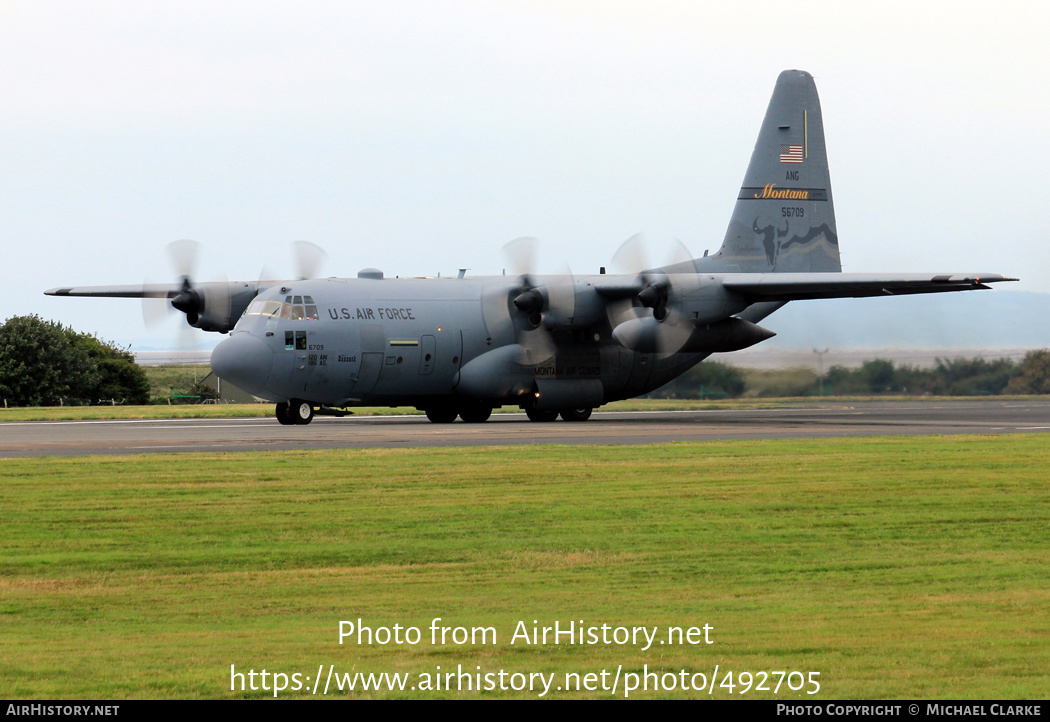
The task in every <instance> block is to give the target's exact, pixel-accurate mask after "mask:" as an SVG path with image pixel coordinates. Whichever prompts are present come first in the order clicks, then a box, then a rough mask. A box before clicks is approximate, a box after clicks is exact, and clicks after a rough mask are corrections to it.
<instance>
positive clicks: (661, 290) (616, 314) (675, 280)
mask: <svg viewBox="0 0 1050 722" xmlns="http://www.w3.org/2000/svg"><path fill="white" fill-rule="evenodd" d="M669 260H670V263H668V264H667V265H666V266H664V267H661V268H653V267H652V266H650V265H649V262H648V253H647V252H646V247H645V239H644V236H642V234H640V233H636V234H635V235H633V236H631V237H630V238H628V239H627V240H626V241H624V242H623V243H622V244H621V245H620V247H619V248H618V249H617V251H616V253H615V254H613V257H612V261H611V263H612V265H613V267H614V268H617V269H619V270H621V271H623V272H625V273H637V274H638V283H639V289H640V290H639V291H638V293H637V295H635V296H634V297H633V298H626V299H624V300H622V301H613V302H610V303H609V304H608V305H607V313H608V318H609V326H610V327H611V328H612V330H613V338H615V339H616V340H617V341H619V342H620V343H621V344H622V345H623V346H625V347H626V348H629V349H631V350H634V351H640V352H644V353H657V354H659V355H661V356H669V355H671V354H675V353H678V351H680V350H681V349H682V348H683V347H684V346H685V345H686V344H687V343H688V342H689V338H690V337H691V336H692V335H693V331H694V328H695V327H694V325H693V323H692V321H691V320H690V319H689V318H688V317H687V316H686V314H685V312H683V311H682V309H681V302H682V300H683V299H684V298H685V297H687V296H689V295H690V294H691V293H693V292H694V291H696V290H697V289H698V288H699V287H700V280H699V276H698V275H697V274H696V273H695V270H694V268H693V266H692V264H691V263H690V262H691V261H692V254H691V253H690V252H689V249H688V248H686V246H685V244H683V243H682V242H681V241H678V240H676V241H675V245H674V247H673V248H672V252H671V258H670V259H669ZM644 309H651V313H649V312H646V311H645V310H644Z"/></svg>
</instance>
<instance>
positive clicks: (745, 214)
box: [698, 70, 842, 273]
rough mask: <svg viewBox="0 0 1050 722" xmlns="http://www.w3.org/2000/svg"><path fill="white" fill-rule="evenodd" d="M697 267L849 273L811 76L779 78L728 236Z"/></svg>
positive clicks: (798, 73)
mask: <svg viewBox="0 0 1050 722" xmlns="http://www.w3.org/2000/svg"><path fill="white" fill-rule="evenodd" d="M704 261H706V263H704ZM698 266H702V267H703V268H704V270H712V271H723V272H741V273H757V272H770V271H781V272H806V271H841V270H842V264H841V263H840V262H839V246H838V231H837V230H836V228H835V207H834V205H833V203H832V200H831V180H830V177H829V175H828V157H827V152H826V149H825V147H824V123H823V120H822V119H821V115H820V100H819V99H818V98H817V86H816V85H815V84H814V82H813V76H812V75H810V74H809V73H807V72H804V71H801V70H785V71H784V72H783V73H781V74H780V77H779V78H777V85H776V87H775V88H774V89H773V97H772V98H771V99H770V101H769V108H768V109H767V110H766V117H765V119H764V120H763V121H762V129H761V131H760V132H759V134H758V142H757V143H756V144H755V151H754V153H753V154H752V155H751V163H750V164H749V165H748V167H747V174H746V175H745V176H744V183H743V185H742V187H741V188H740V193H739V194H738V195H737V202H736V207H735V208H734V209H733V217H732V218H731V219H730V221H729V229H728V230H727V231H726V237H725V240H724V241H723V242H722V247H721V248H720V249H719V250H718V252H717V253H715V254H713V255H712V256H710V257H708V258H707V259H702V260H701V261H700V262H699V263H698Z"/></svg>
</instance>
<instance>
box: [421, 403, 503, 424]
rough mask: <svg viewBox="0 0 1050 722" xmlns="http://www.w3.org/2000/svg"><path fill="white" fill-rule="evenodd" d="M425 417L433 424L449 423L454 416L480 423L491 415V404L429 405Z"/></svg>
mask: <svg viewBox="0 0 1050 722" xmlns="http://www.w3.org/2000/svg"><path fill="white" fill-rule="evenodd" d="M425 411H426V414H427V418H428V419H430V420H431V421H432V422H433V423H435V424H451V423H452V422H453V421H455V420H456V417H457V416H458V417H459V418H461V419H463V421H465V422H467V423H468V424H480V423H482V422H484V421H488V420H489V417H490V416H492V407H491V406H483V405H478V406H463V407H455V406H431V407H430V408H428V409H426V410H425Z"/></svg>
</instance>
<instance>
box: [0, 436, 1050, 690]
mask: <svg viewBox="0 0 1050 722" xmlns="http://www.w3.org/2000/svg"><path fill="white" fill-rule="evenodd" d="M1048 462H1050V438H1048V437H1047V436H1046V435H1010V436H995V437H963V436H956V437H933V438H877V439H834V440H803V441H765V442H726V443H701V444H667V445H660V446H648V447H547V446H544V447H515V448H467V449H427V450H422V449H419V450H416V449H410V450H371V451H328V452H298V453H297V452H291V453H273V454H224V455H204V454H192V455H191V454H184V455H148V456H131V457H87V458H75V459H66V458H45V459H5V460H2V461H0V610H2V611H0V689H3V690H4V692H5V696H8V697H18V698H21V697H36V698H64V699H76V698H107V699H108V698H154V697H160V698H188V697H207V698H214V697H254V696H259V697H267V696H272V692H264V691H262V690H259V691H256V692H251V691H246V692H241V691H239V690H238V691H231V689H230V687H231V665H235V666H236V671H237V672H242V673H248V672H249V671H250V670H254V671H255V672H257V673H260V672H261V671H262V670H263V669H266V670H268V672H269V673H270V674H271V675H272V674H273V673H274V672H282V673H285V674H287V675H288V676H289V685H291V679H292V678H291V675H292V674H295V673H298V674H300V683H301V684H302V686H303V687H304V689H301V690H299V691H298V692H292V691H291V690H289V691H286V692H284V693H283V694H282V695H281V696H310V690H311V688H312V685H313V684H314V681H313V680H314V678H315V677H316V676H317V672H318V668H319V667H321V668H322V676H326V675H327V673H328V669H329V666H330V665H331V666H333V667H334V670H335V675H337V676H338V675H341V674H342V673H351V674H352V673H357V672H360V673H370V672H373V673H383V672H385V673H395V672H396V673H410V674H411V675H412V677H411V681H410V682H409V686H411V685H412V684H419V683H421V680H423V679H424V678H423V677H422V676H421V675H424V674H428V675H432V674H434V673H435V672H437V671H438V670H437V668H438V667H439V666H440V668H441V671H442V672H447V671H450V670H451V671H456V669H457V665H462V668H463V669H464V670H465V671H467V672H470V673H474V674H477V673H479V672H480V673H481V674H486V673H496V672H498V671H499V670H501V669H502V670H505V671H506V672H508V673H510V672H518V673H536V672H542V673H543V674H545V675H549V674H552V673H553V674H555V675H556V677H555V679H556V682H555V683H554V684H555V687H556V686H558V685H559V684H561V683H562V682H563V680H564V676H565V674H566V673H579V674H580V678H581V679H583V675H585V674H587V673H593V674H595V675H600V673H601V672H602V671H603V670H606V671H608V677H607V686H608V685H611V683H612V675H613V674H614V673H615V672H616V670H617V669H618V668H620V669H621V671H622V672H632V673H636V674H638V675H641V674H642V673H643V672H644V671H645V670H646V669H648V670H649V671H657V672H658V673H660V674H665V673H675V674H677V673H678V672H679V671H680V670H683V669H684V670H687V671H688V672H689V674H693V673H697V672H702V673H704V674H706V675H707V676H708V677H710V676H711V674H712V672H713V670H714V668H715V666H716V665H718V668H719V670H720V671H719V674H718V679H717V681H718V683H719V685H721V684H722V683H723V682H724V681H725V677H724V674H725V673H726V672H727V671H731V672H733V673H734V675H735V676H734V678H733V679H734V681H736V682H739V681H741V679H742V678H741V677H739V676H737V675H739V674H740V673H751V674H752V675H758V674H759V673H761V672H775V671H786V672H791V671H799V672H802V673H804V674H806V675H808V673H810V672H819V677H818V678H817V679H819V683H820V685H821V689H820V692H819V694H817V695H812V696H810V695H806V694H805V689H803V690H802V691H795V692H792V691H790V690H788V689H787V684H786V682H785V683H784V684H783V685H782V689H781V691H780V692H779V694H776V695H773V694H772V693H771V692H757V691H755V690H754V689H753V688H752V689H750V690H749V691H748V692H747V693H746V694H744V695H741V694H740V690H741V687H740V686H737V687H736V688H735V689H734V690H733V696H735V697H738V698H739V697H741V696H743V697H754V696H765V697H771V696H775V697H777V698H791V699H798V698H806V699H843V698H936V697H939V698H1010V699H1017V698H1045V697H1046V696H1047V694H1048V693H1050V613H1048V611H1047V610H1048V609H1050V543H1048V542H1050V525H1048V524H1047V518H1048V517H1050V487H1048V484H1047V468H1048ZM435 617H440V618H441V619H442V622H441V624H442V625H447V626H449V627H467V628H470V627H491V628H494V629H495V630H496V632H497V634H498V637H497V643H496V644H480V643H476V644H469V643H467V644H453V643H451V642H449V643H446V644H437V645H433V644H431V643H430V632H429V628H430V625H431V620H432V619H433V618H435ZM359 618H360V619H362V620H363V622H364V624H365V625H368V626H371V627H373V628H377V627H393V625H395V624H399V625H402V627H410V626H415V627H418V628H419V629H420V630H421V631H422V637H423V638H422V641H421V642H420V643H418V644H414V645H413V644H402V645H396V644H387V645H380V644H372V645H363V646H359V645H358V644H356V643H353V642H351V641H347V643H345V644H343V645H340V644H339V640H338V631H339V621H340V620H352V621H354V622H355V623H356V621H357V620H358V619H359ZM533 620H537V622H538V625H539V626H550V625H553V624H554V622H555V621H559V622H560V623H561V624H563V625H564V624H567V623H568V622H570V621H576V622H577V623H579V622H580V621H581V620H582V621H583V623H584V624H585V625H586V626H598V627H600V625H602V624H608V625H610V626H612V627H616V626H627V627H633V626H646V627H649V628H652V627H658V628H659V629H660V630H665V629H666V628H667V627H670V626H680V627H686V628H688V627H690V626H696V627H703V626H704V625H705V624H707V625H710V626H711V627H712V631H711V632H710V637H711V639H712V641H713V644H710V645H707V644H697V645H688V644H686V645H678V644H675V645H661V644H660V643H659V641H657V642H656V643H654V644H653V646H651V647H650V648H649V649H648V650H642V649H640V648H639V647H638V646H635V645H632V644H622V645H618V644H593V645H568V644H559V645H554V644H547V645H525V644H522V643H516V644H513V645H512V644H510V641H511V637H512V635H513V633H514V631H515V626H516V624H517V622H518V621H524V622H525V624H526V625H527V626H528V627H529V628H531V627H532V625H533ZM658 639H663V635H662V633H661V636H660V637H658ZM479 667H480V670H479V669H478V668H479ZM306 677H309V678H310V680H309V681H305V678H306ZM246 678H247V674H246ZM256 679H257V681H258V682H259V684H260V685H261V677H257V678H256ZM430 679H431V680H432V681H433V678H432V677H431V678H430ZM596 679H597V680H598V681H597V682H596V684H599V685H600V683H601V680H600V678H599V677H596ZM638 679H641V677H639V678H638ZM666 679H668V678H665V682H666ZM744 679H746V678H744ZM794 679H795V682H796V685H797V682H798V679H800V678H794ZM618 681H619V687H620V689H619V691H618V692H617V695H616V696H618V697H622V696H623V685H624V682H625V681H626V677H621V678H620V679H619V680H618ZM271 684H272V677H271ZM775 684H776V677H775V676H774V677H771V678H770V679H769V681H768V682H767V686H769V687H772V686H773V685H775ZM321 686H322V687H323V684H322V685H321ZM329 695H330V696H340V697H374V696H379V697H434V696H443V697H444V696H448V697H459V696H466V697H471V696H480V697H493V696H521V697H527V698H531V697H536V696H538V692H535V691H528V690H525V691H521V692H514V691H505V692H500V691H498V690H494V691H482V692H480V693H478V692H476V691H475V692H462V693H461V692H456V691H451V692H450V691H446V690H444V689H442V691H440V692H431V691H421V690H416V691H412V690H410V689H406V691H404V692H379V693H377V692H374V691H370V692H363V691H360V690H358V691H355V692H352V693H351V692H348V691H343V692H340V693H338V694H337V693H336V692H335V691H334V683H333V687H332V689H331V690H330V692H329ZM318 696H320V691H319V692H318ZM546 696H548V697H555V698H565V697H609V696H610V692H609V691H606V690H602V689H601V688H600V687H599V688H598V689H595V690H593V691H589V692H588V691H584V692H569V691H565V690H563V691H560V692H559V691H557V690H556V689H552V690H551V691H550V692H549V693H548V694H547V695H546ZM631 696H632V697H639V698H645V697H700V696H707V692H704V693H700V692H695V691H685V692H683V691H681V690H680V689H676V690H675V691H660V692H653V691H649V692H642V691H641V690H638V691H636V692H634V693H632V695H631ZM714 696H715V697H724V696H730V691H729V689H728V687H723V686H717V687H716V688H715V690H714Z"/></svg>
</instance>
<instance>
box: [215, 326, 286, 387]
mask: <svg viewBox="0 0 1050 722" xmlns="http://www.w3.org/2000/svg"><path fill="white" fill-rule="evenodd" d="M272 367H273V351H272V350H270V347H269V346H267V345H266V344H265V343H264V342H262V341H261V340H259V339H257V338H256V337H255V336H252V335H251V334H250V333H236V334H234V335H233V336H230V337H229V338H228V339H226V340H225V341H223V342H222V343H220V344H219V345H218V346H216V347H215V350H214V351H212V352H211V370H212V371H214V372H215V375H216V376H218V377H219V378H220V379H223V380H225V381H229V382H230V383H231V384H233V385H234V386H237V387H239V388H242V389H244V390H245V391H247V392H248V393H252V394H255V395H256V396H265V395H266V394H265V393H264V392H265V390H266V384H267V382H268V381H269V379H270V369H271V368H272Z"/></svg>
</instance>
